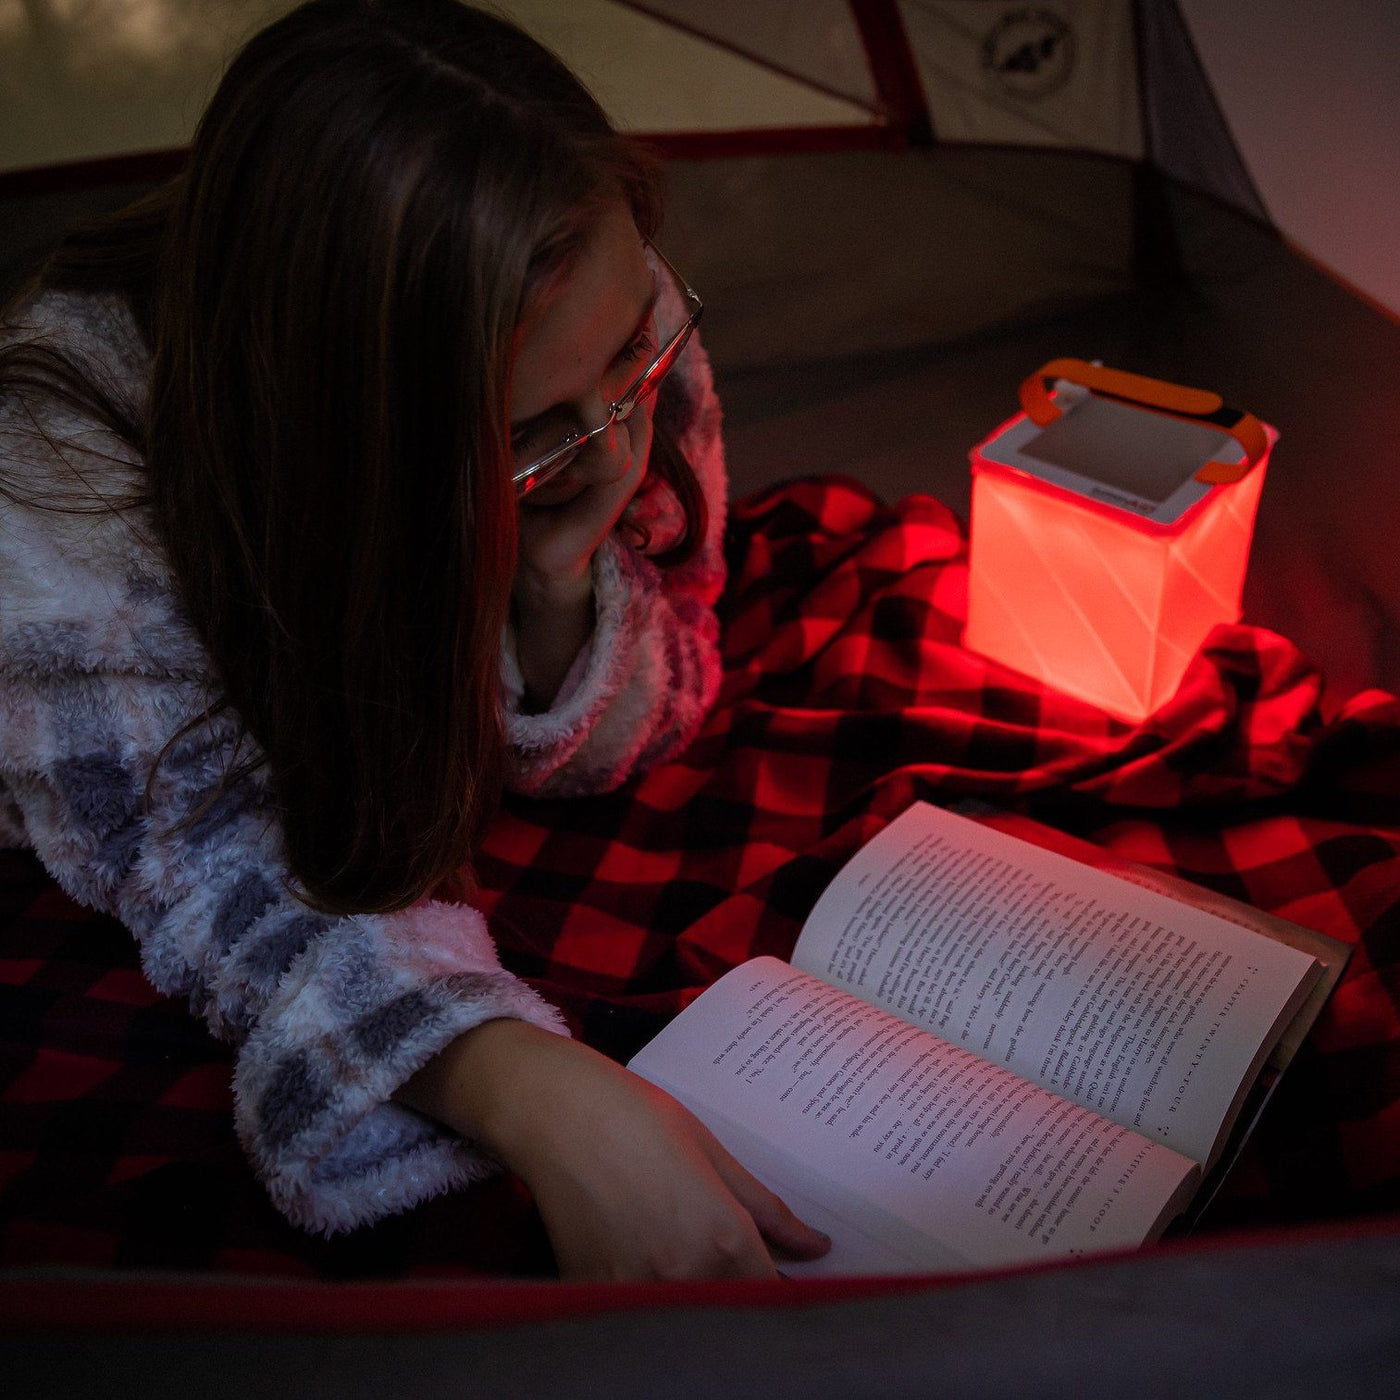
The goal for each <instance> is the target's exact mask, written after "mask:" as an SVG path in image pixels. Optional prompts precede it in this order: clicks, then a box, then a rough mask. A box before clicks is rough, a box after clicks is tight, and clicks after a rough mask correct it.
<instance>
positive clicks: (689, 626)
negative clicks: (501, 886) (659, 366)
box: [502, 335, 726, 796]
mask: <svg viewBox="0 0 1400 1400" xmlns="http://www.w3.org/2000/svg"><path fill="white" fill-rule="evenodd" d="M656 415H657V421H658V424H659V425H660V426H663V427H665V428H666V429H667V430H669V431H670V433H671V435H672V437H673V439H674V441H675V442H676V444H677V445H678V446H679V448H680V450H681V452H682V453H683V454H684V455H685V457H686V459H687V460H688V461H689V463H690V465H691V468H692V470H693V471H694V472H695V475H696V478H697V480H698V482H699V484H700V488H701V491H702V493H703V495H704V498H705V505H706V515H707V522H706V528H705V533H704V537H703V539H702V542H701V546H700V548H699V550H698V552H697V553H696V554H695V555H694V557H692V558H691V559H690V560H689V561H687V562H686V563H684V564H680V565H675V566H670V567H662V566H659V565H658V564H656V563H655V562H653V559H652V558H651V557H650V556H651V555H653V554H655V553H657V552H659V551H660V550H661V549H664V548H665V547H666V546H667V545H668V544H669V543H670V542H671V540H672V538H673V537H674V535H675V532H676V530H677V528H678V525H679V520H678V516H679V509H678V502H676V500H675V497H674V494H673V493H672V492H671V490H670V488H669V486H667V485H666V484H665V483H664V482H662V481H660V480H657V479H654V478H652V477H648V478H647V480H646V481H644V483H643V487H642V490H641V492H640V493H639V500H638V501H637V502H635V503H634V505H633V507H631V508H629V511H628V513H627V514H625V515H624V517H623V520H622V522H621V523H620V527H619V528H618V529H616V530H614V532H613V533H612V534H610V535H609V536H608V537H607V538H606V539H605V540H604V541H603V543H602V545H601V546H600V547H599V549H598V552H597V553H596V554H595V555H594V558H593V593H594V606H595V624H594V631H593V636H592V639H591V640H590V642H589V644H588V646H587V647H586V648H585V650H584V653H583V654H582V655H581V657H580V659H579V661H578V662H577V663H576V665H575V667H574V670H573V671H572V672H571V674H570V676H569V677H568V678H567V679H566V681H565V684H564V686H563V688H562V689H561V692H560V697H559V698H558V699H556V701H555V702H554V705H553V706H552V707H551V708H550V709H549V710H547V711H545V712H544V713H541V714H526V713H523V712H522V710H521V703H520V702H521V694H522V692H523V689H524V684H523V681H522V679H521V676H520V668H519V663H518V662H517V660H516V658H515V647H514V639H513V637H512V636H511V635H510V634H509V633H508V634H507V637H506V642H505V645H504V647H503V657H502V669H503V679H504V693H505V700H506V738H507V741H508V743H509V745H510V752H511V758H512V772H511V786H512V787H514V788H515V789H516V790H517V791H521V792H524V793H528V794H531V795H539V796H569V795H575V794H582V793H590V792H605V791H608V790H610V789H612V788H615V787H617V786H618V785H619V784H620V783H622V782H623V781H625V780H626V779H627V778H628V777H630V776H631V775H632V774H633V773H635V772H638V771H641V770H643V769H646V768H648V767H651V766H652V765H654V764H657V763H660V762H663V761H664V760H666V759H668V758H671V757H674V756H675V755H676V754H678V753H680V752H681V750H683V749H684V748H685V747H686V745H688V744H689V743H690V741H691V740H692V739H693V738H694V737H695V735H696V733H697V732H698V731H699V729H700V726H701V724H702V722H703V721H704V718H705V716H706V714H707V713H708V712H709V709H710V707H711V706H712V705H713V704H714V701H715V697H716V695H717V693H718V691H719V684H720V678H721V669H720V656H719V624H718V622H717V620H716V617H715V612H714V603H715V600H716V599H717V598H718V597H719V594H720V590H721V588H722V587H723V584H724V554H723V538H724V516H725V507H726V480H725V468H724V448H723V444H722V440H721V437H720V408H719V401H718V399H717V398H716V396H715V391H714V381H713V376H712V374H711V370H710V364H709V360H708V358H707V356H706V354H705V351H704V347H703V346H702V345H701V343H700V338H699V336H698V335H695V336H692V337H691V340H690V343H689V344H688V345H687V346H686V349H685V351H684V353H683V354H682V355H681V358H680V360H679V361H678V362H677V364H676V366H675V368H674V369H673V370H672V372H671V374H670V376H669V377H668V378H667V380H666V381H665V383H664V384H663V385H662V392H661V395H660V396H659V399H658V403H657V406H656ZM631 538H644V539H645V541H646V542H645V543H643V544H641V545H638V544H636V543H632V542H629V539H631Z"/></svg>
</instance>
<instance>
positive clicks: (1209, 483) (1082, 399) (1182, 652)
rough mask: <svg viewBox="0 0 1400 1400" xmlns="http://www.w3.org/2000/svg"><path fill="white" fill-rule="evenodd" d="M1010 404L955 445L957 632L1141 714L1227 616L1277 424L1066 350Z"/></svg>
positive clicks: (1012, 662)
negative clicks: (959, 447) (961, 477)
mask: <svg viewBox="0 0 1400 1400" xmlns="http://www.w3.org/2000/svg"><path fill="white" fill-rule="evenodd" d="M1052 385H1053V392H1052V391H1051V386H1052ZM1021 403H1022V407H1023V409H1024V410H1025V411H1024V412H1022V413H1019V414H1017V415H1016V417H1015V418H1013V419H1011V420H1010V421H1009V422H1007V423H1004V424H1003V425H1002V426H1001V427H1000V428H998V429H997V431H996V432H995V433H993V434H992V435H991V436H990V437H989V438H987V439H986V440H985V441H983V442H981V443H979V444H978V445H977V446H976V447H975V448H973V450H972V453H971V457H972V522H971V539H970V578H969V585H968V620H967V631H966V633H965V636H964V640H965V642H966V644H967V645H968V646H969V647H971V648H973V649H974V650H976V651H979V652H982V653H983V654H984V655H986V656H989V657H991V658H993V659H994V660H997V661H1000V662H1003V663H1004V664H1006V665H1008V666H1012V667H1014V668H1015V669H1016V670H1018V671H1022V672H1024V673H1026V674H1027V675H1030V676H1033V677H1035V678H1036V679H1037V680H1040V681H1044V682H1045V683H1046V684H1048V685H1052V686H1055V687H1057V688H1058V689H1060V690H1062V691H1065V692H1066V693H1068V694H1070V695H1074V696H1077V697H1079V698H1080V699H1083V700H1088V701H1090V702H1091V703H1092V704H1095V705H1098V706H1099V707H1100V708H1101V709H1104V710H1107V711H1108V712H1109V713H1110V714H1114V715H1117V716H1119V717H1120V718H1123V719H1127V720H1132V721H1134V722H1136V721H1139V720H1142V719H1143V718H1145V717H1146V716H1147V715H1149V714H1151V713H1152V712H1153V711H1154V710H1155V709H1157V708H1158V706H1159V705H1161V704H1162V702H1163V701H1164V700H1166V699H1167V698H1168V697H1169V696H1170V695H1171V694H1172V692H1173V691H1175V690H1176V688H1177V686H1178V684H1179V683H1180V681H1181V677H1182V674H1183V673H1184V672H1185V670H1186V667H1187V665H1188V663H1189V662H1190V660H1191V658H1192V657H1193V656H1194V655H1195V653H1196V651H1197V649H1198V648H1199V647H1200V645H1201V643H1202V642H1203V641H1204V640H1205V637H1206V634H1207V633H1208V632H1209V631H1210V630H1211V628H1212V627H1214V626H1215V624H1216V623H1218V622H1237V621H1239V617H1240V598H1241V594H1242V592H1243V589H1244V576H1245V568H1246V565H1247V564H1248V561H1249V545H1250V540H1251V538H1252V535H1253V531H1254V516H1255V511H1256V509H1257V508H1258V505H1259V493H1260V491H1261V490H1262V489H1263V485H1264V472H1265V468H1266V467H1267V464H1268V456H1269V451H1270V449H1271V447H1272V445H1273V443H1274V441H1275V440H1276V439H1277V437H1278V434H1277V433H1276V432H1275V431H1274V430H1273V429H1272V428H1269V427H1267V426H1266V425H1265V424H1262V423H1260V422H1259V420H1258V419H1256V418H1254V417H1252V416H1251V415H1249V414H1245V413H1240V412H1238V411H1237V410H1235V409H1231V408H1228V407H1226V405H1225V404H1224V403H1223V402H1222V401H1221V399H1220V398H1219V396H1218V395H1216V394H1212V393H1209V392H1208V391H1205V390H1200V389H1187V388H1184V387H1182V386H1180V385H1174V384H1167V383H1165V382H1163V381H1161V380H1155V379H1147V378H1144V377H1143V376H1141V375H1132V374H1125V373H1123V372H1122V371H1119V370H1111V369H1106V368H1104V367H1102V366H1099V365H1092V364H1088V363H1086V362H1084V361H1082V360H1052V361H1051V362H1050V363H1049V364H1047V365H1045V366H1044V367H1043V368H1042V369H1041V370H1039V371H1037V373H1035V374H1033V375H1031V376H1029V378H1027V379H1026V381H1025V382H1024V383H1023V384H1022V386H1021Z"/></svg>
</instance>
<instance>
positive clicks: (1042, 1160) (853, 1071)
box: [631, 958, 1199, 1273]
mask: <svg viewBox="0 0 1400 1400" xmlns="http://www.w3.org/2000/svg"><path fill="white" fill-rule="evenodd" d="M631 1068H632V1069H633V1070H635V1071H636V1072H637V1073H638V1074H641V1075H643V1076H644V1077H645V1078H647V1079H649V1080H651V1081H652V1082H653V1083H655V1084H658V1085H660V1086H661V1087H662V1088H664V1089H666V1090H667V1091H668V1092H669V1093H671V1094H673V1095H674V1096H675V1097H676V1098H678V1099H679V1100H680V1101H681V1102H682V1103H684V1104H685V1105H686V1106H687V1107H688V1108H690V1109H691V1110H692V1111H693V1112H694V1113H695V1114H696V1115H697V1116H698V1117H699V1118H700V1119H701V1120H702V1121H703V1122H704V1123H705V1124H706V1125H707V1126H708V1127H709V1128H710V1130H711V1131H712V1132H713V1133H714V1134H715V1136H716V1137H718V1138H719V1140H720V1141H721V1142H722V1143H724V1144H725V1146H726V1147H727V1148H728V1149H729V1150H730V1151H731V1152H733V1153H734V1155H735V1156H736V1157H737V1158H738V1159H739V1160H740V1161H741V1162H743V1163H744V1165H745V1166H746V1167H748V1169H749V1170H750V1171H752V1172H753V1173H754V1175H756V1176H758V1177H759V1178H760V1179H761V1180H763V1181H764V1182H765V1184H766V1185H768V1186H769V1187H770V1188H771V1189H773V1190H774V1191H777V1192H778V1194H779V1195H783V1196H785V1197H786V1196H791V1197H793V1200H790V1201H789V1204H793V1203H794V1201H798V1202H801V1203H805V1205H806V1207H807V1208H808V1214H807V1216H806V1218H808V1219H809V1220H811V1221H812V1223H815V1224H817V1225H818V1226H819V1228H823V1229H826V1231H827V1233H828V1234H830V1235H831V1236H832V1239H833V1240H834V1241H835V1244H834V1246H833V1248H832V1251H831V1254H830V1255H829V1256H828V1257H827V1258H826V1259H825V1260H824V1261H822V1263H821V1264H820V1266H818V1267H816V1268H812V1267H810V1266H795V1265H789V1264H788V1263H784V1264H783V1266H782V1267H783V1269H784V1271H785V1272H830V1273H843V1272H864V1271H869V1270H875V1271H882V1272H883V1271H887V1270H895V1271H898V1270H906V1271H907V1270H909V1269H911V1268H914V1269H924V1270H929V1269H946V1268H955V1267H976V1268H987V1267H993V1266H996V1265H1001V1264H1010V1263H1016V1262H1020V1261H1023V1260H1028V1259H1042V1258H1055V1257H1060V1256H1064V1255H1070V1254H1086V1253H1090V1252H1097V1251H1101V1250H1111V1249H1122V1248H1132V1247H1136V1246H1137V1245H1140V1244H1141V1243H1143V1242H1144V1241H1145V1240H1148V1239H1152V1238H1155V1237H1156V1235H1157V1234H1159V1233H1160V1231H1161V1229H1162V1228H1163V1227H1164V1226H1165V1224H1166V1222H1167V1221H1168V1220H1169V1219H1170V1218H1171V1217H1172V1216H1174V1215H1175V1214H1176V1213H1178V1212H1179V1211H1180V1210H1181V1209H1182V1208H1183V1206H1184V1204H1185V1201H1186V1199H1187V1198H1189V1196H1190V1193H1191V1191H1192V1190H1193V1189H1194V1187H1195V1185H1196V1183H1197V1182H1198V1180H1199V1171H1198V1169H1197V1168H1196V1166H1195V1164H1194V1163H1192V1162H1190V1161H1189V1160H1187V1159H1186V1158H1185V1157H1182V1156H1180V1155H1178V1154H1177V1153H1175V1152H1171V1151H1168V1150H1166V1149H1164V1148H1162V1147H1160V1146H1159V1145H1158V1144H1155V1143H1152V1142H1150V1141H1148V1140H1146V1139H1144V1138H1142V1137H1140V1136H1139V1135H1137V1134H1135V1133H1132V1132H1130V1131H1128V1130H1127V1129H1125V1128H1122V1127H1120V1126H1119V1125H1117V1124H1113V1123H1109V1122H1106V1121H1105V1120H1103V1119H1101V1118H1099V1117H1098V1116H1097V1115H1096V1114H1093V1113H1090V1112H1088V1111H1087V1110H1085V1109H1083V1108H1080V1107H1078V1106H1077V1105H1074V1104H1071V1103H1067V1102H1065V1101H1064V1100H1062V1099H1059V1098H1056V1097H1055V1096H1054V1095H1051V1094H1048V1093H1046V1092H1045V1091H1044V1090H1043V1089H1040V1088H1038V1087H1037V1086H1036V1085H1034V1084H1030V1083H1028V1082H1026V1081H1025V1080H1024V1079H1021V1078H1019V1077H1018V1076H1016V1075H1014V1074H1012V1073H1010V1072H1009V1071H1007V1070H1005V1069H1003V1068H1001V1067H999V1066H996V1065H992V1064H988V1063H987V1062H986V1061H984V1060H980V1059H978V1058H977V1057H976V1056H975V1055H972V1054H969V1053H968V1052H967V1051H966V1050H963V1049H960V1048H959V1047H957V1046H954V1045H950V1044H948V1043H947V1042H945V1041H941V1040H939V1039H937V1038H936V1037H933V1036H930V1035H928V1034H927V1033H925V1032H924V1031H921V1030H919V1029H918V1028H917V1027H914V1026H911V1025H910V1024H909V1023H908V1022H906V1021H903V1020H901V1019H900V1018H898V1017H896V1016H892V1015H890V1014H889V1013H888V1012H885V1011H881V1010H879V1009H878V1008H876V1007H873V1006H870V1005H867V1004H866V1003H864V1002H862V1001H859V1000H857V999H855V998H853V997H851V996H850V995H848V994H847V993H845V992H842V991H840V990H838V989H837V988H834V987H831V986H828V985H827V984H825V983H823V982H820V981H818V980H817V979H816V978H813V977H811V976H809V975H808V974H806V973H804V972H800V971H798V970H796V969H794V968H791V967H789V966H787V964H785V963H782V962H779V961H778V960H777V959H775V958H756V959H754V960H752V961H751V962H748V963H745V964H744V965H743V966H742V967H739V968H736V969H734V970H733V971H732V972H729V973H727V974H726V975H725V976H724V977H722V978H721V979H720V980H719V981H718V982H717V983H715V985H714V986H713V987H711V988H709V989H708V990H707V991H706V992H705V993H704V994H703V995H702V996H701V997H700V998H699V999H698V1000H697V1001H696V1002H694V1003H693V1004H692V1005H691V1006H690V1007H688V1008H687V1009H686V1010H685V1012H684V1013H682V1015H680V1016H679V1017H677V1018H676V1019H675V1020H674V1021H672V1022H671V1024H670V1025H669V1026H668V1027H667V1028H666V1029H665V1030H664V1031H662V1033H661V1034H660V1035H659V1036H657V1038H656V1039H655V1040H653V1041H652V1042H651V1043H650V1044H649V1045H647V1046H646V1047H645V1048H644V1049H643V1050H642V1051H641V1052H640V1053H639V1054H638V1055H637V1056H635V1057H634V1058H633V1060H632V1061H631ZM843 1240H845V1241H846V1245H845V1247H843V1244H842V1241H843Z"/></svg>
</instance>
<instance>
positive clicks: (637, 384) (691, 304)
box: [511, 243, 705, 500]
mask: <svg viewBox="0 0 1400 1400" xmlns="http://www.w3.org/2000/svg"><path fill="white" fill-rule="evenodd" d="M647 246H648V247H649V248H651V250H652V252H654V253H655V254H656V256H657V257H658V258H660V259H661V262H662V264H663V265H664V266H665V268H666V271H667V272H669V273H670V274H671V276H672V277H673V278H674V279H675V282H676V285H677V286H678V287H679V288H680V290H681V293H682V296H683V298H684V302H685V305H686V306H687V307H688V308H689V314H688V315H687V316H686V318H685V320H684V321H683V322H682V323H681V327H680V329H679V330H678V331H677V332H676V333H675V334H674V335H673V336H672V337H671V338H670V339H669V340H668V341H667V342H666V344H665V345H663V346H662V347H661V350H660V351H659V352H658V354H657V355H656V358H655V359H653V360H652V362H651V363H650V364H649V365H648V366H647V367H646V368H645V369H644V370H643V371H642V372H641V373H640V374H639V375H638V376H637V377H636V378H635V379H634V380H633V381H632V382H631V383H630V384H629V385H628V386H627V388H626V389H624V390H623V392H622V394H621V395H620V396H619V397H618V398H617V399H616V400H615V401H614V402H612V403H610V404H609V405H608V416H607V419H606V420H605V421H604V422H602V423H600V424H599V425H598V426H597V427H596V428H593V429H591V430H590V431H588V432H586V433H580V432H573V433H570V434H569V435H568V437H566V438H565V439H564V441H563V442H561V443H560V444H559V446H558V447H555V448H553V449H551V450H550V451H549V452H546V453H545V454H544V456H543V457H536V458H535V459H534V460H533V461H532V462H530V463H528V464H527V465H525V466H517V468H516V470H515V474H514V475H513V476H512V477H511V481H512V483H513V484H514V486H515V495H516V499H517V500H521V499H523V498H524V497H526V496H528V495H529V494H530V492H531V491H534V490H536V489H537V488H538V487H540V486H543V485H544V484H545V482H547V481H552V480H553V479H554V478H555V477H556V476H558V475H559V473H560V472H562V471H563V470H564V468H565V467H567V466H568V465H569V463H570V462H572V461H573V460H574V458H576V457H577V456H578V455H579V453H580V452H582V451H583V449H584V448H585V447H587V446H588V444H589V443H590V442H592V441H593V439H594V438H596V437H597V436H598V435H599V434H600V433H605V432H607V431H608V429H609V428H611V427H612V426H613V425H614V424H615V423H625V422H626V421H627V420H628V419H629V418H630V417H631V416H632V415H633V413H635V412H636V411H637V406H638V405H639V404H641V403H644V402H646V400H647V399H648V398H650V397H651V395H652V394H654V393H655V392H656V390H657V387H658V386H659V385H660V383H661V381H662V380H663V379H665V378H666V376H667V375H668V374H670V372H671V370H672V369H674V368H675V364H676V361H677V360H678V359H680V354H681V351H682V350H684V349H685V346H686V342H687V341H688V340H689V339H690V334H691V332H692V331H693V330H694V329H695V327H696V326H697V325H698V324H699V323H700V315H701V313H702V312H703V311H704V309H705V304H704V302H702V301H701V300H700V298H699V297H698V296H696V294H695V292H694V291H693V290H692V289H691V287H690V285H689V284H688V283H687V282H686V280H685V278H684V277H682V276H681V275H680V273H679V272H677V271H676V269H675V268H674V267H672V266H671V264H670V263H669V262H668V261H667V260H666V257H665V255H664V254H663V253H662V252H661V250H660V249H659V248H655V247H653V246H652V245H651V244H650V243H648V244H647Z"/></svg>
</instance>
